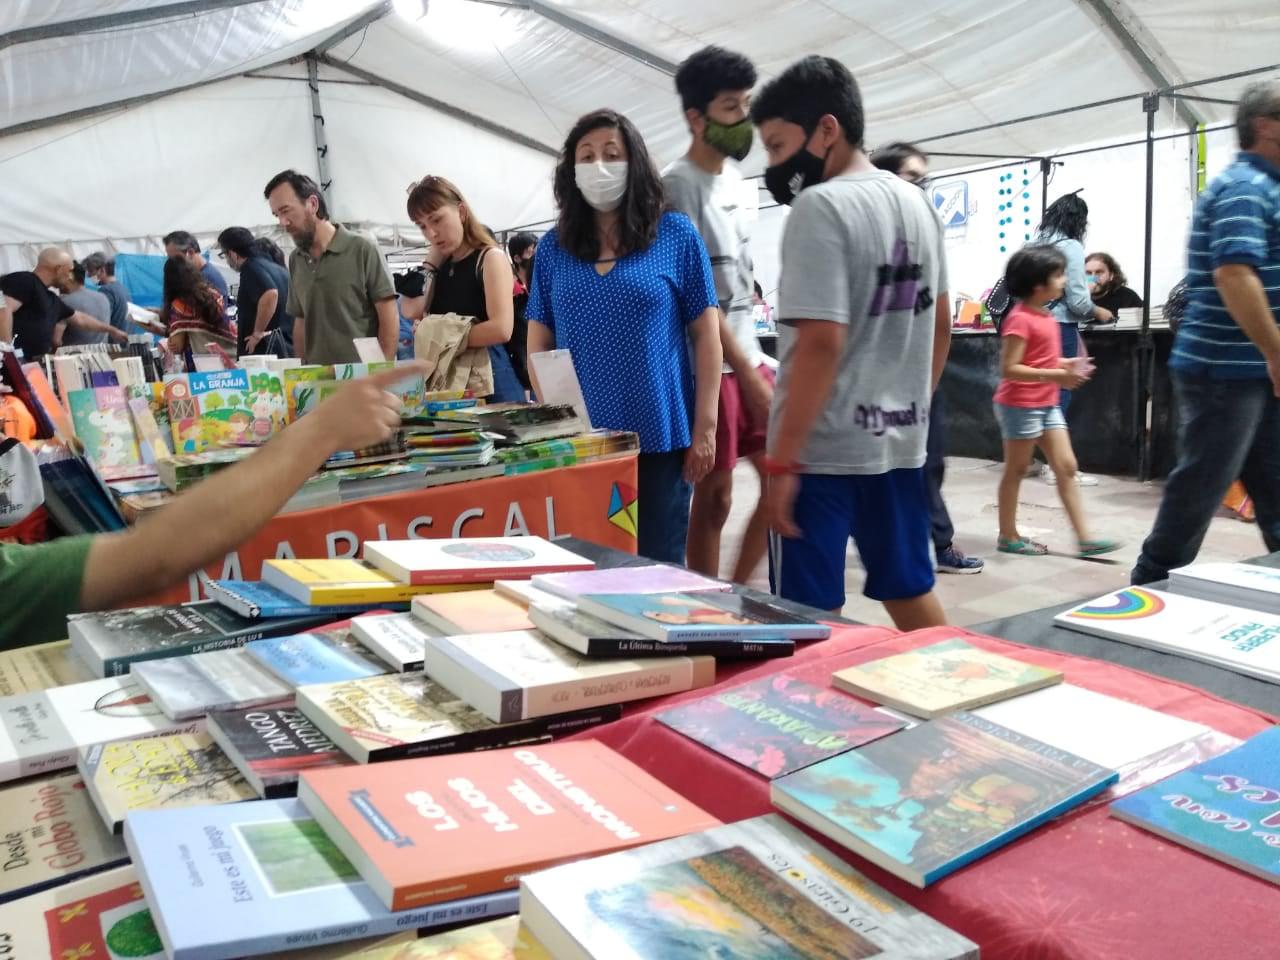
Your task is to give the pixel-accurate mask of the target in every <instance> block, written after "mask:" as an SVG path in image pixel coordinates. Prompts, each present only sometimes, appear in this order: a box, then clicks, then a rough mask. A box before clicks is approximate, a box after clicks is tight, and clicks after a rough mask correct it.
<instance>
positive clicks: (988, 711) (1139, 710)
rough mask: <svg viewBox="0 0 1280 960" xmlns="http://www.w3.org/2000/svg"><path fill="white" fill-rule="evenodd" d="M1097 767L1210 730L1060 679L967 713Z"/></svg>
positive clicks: (1118, 766) (1120, 764) (1117, 766)
mask: <svg viewBox="0 0 1280 960" xmlns="http://www.w3.org/2000/svg"><path fill="white" fill-rule="evenodd" d="M972 712H973V713H975V714H977V715H978V716H980V717H983V718H985V719H986V720H989V721H991V722H992V723H998V724H1000V726H1002V727H1008V728H1009V729H1010V730H1016V731H1017V732H1018V733H1021V734H1023V735H1024V736H1028V737H1032V738H1034V739H1036V740H1039V741H1041V742H1043V743H1047V744H1049V745H1050V746H1051V747H1057V748H1058V749H1059V750H1065V751H1067V752H1068V753H1074V754H1075V755H1076V756H1078V757H1084V759H1086V760H1090V761H1092V762H1093V763H1096V764H1098V766H1100V767H1110V768H1111V769H1112V770H1123V768H1124V767H1127V766H1128V765H1129V764H1132V763H1137V762H1138V761H1140V760H1143V759H1145V758H1147V757H1150V756H1153V755H1155V754H1158V753H1162V752H1163V751H1165V750H1168V749H1170V748H1172V747H1176V746H1178V745H1179V744H1182V743H1186V742H1187V741H1188V740H1194V739H1195V738H1196V737H1199V736H1201V735H1203V734H1206V733H1208V732H1209V731H1210V728H1209V727H1206V726H1204V724H1200V723H1192V722H1191V721H1190V720H1183V719H1182V718H1181V717H1173V716H1170V715H1169V714H1167V713H1161V712H1159V711H1158V710H1150V709H1148V708H1147V707H1141V706H1139V705H1138V704H1136V703H1129V702H1128V701H1127V700H1120V699H1118V698H1116V697H1109V696H1107V695H1106V694H1105V693H1095V692H1094V691H1092V690H1086V689H1085V688H1084V687H1077V686H1074V685H1073V684H1070V683H1061V684H1057V685H1056V686H1052V687H1046V688H1045V689H1043V690H1036V691H1034V692H1032V693H1024V694H1022V695H1021V696H1018V697H1012V698H1010V699H1008V700H1002V701H1001V702H999V703H993V704H991V705H989V706H986V707H979V708H978V709H977V710H974V711H972Z"/></svg>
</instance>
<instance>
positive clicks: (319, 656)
mask: <svg viewBox="0 0 1280 960" xmlns="http://www.w3.org/2000/svg"><path fill="white" fill-rule="evenodd" d="M245 650H246V651H247V652H248V653H249V655H250V656H252V657H253V658H254V659H255V660H257V661H258V664H259V665H260V666H262V667H265V668H266V669H267V670H268V671H269V672H270V673H272V674H274V675H275V676H276V677H277V678H278V679H279V680H281V681H283V682H284V683H285V684H286V685H287V686H289V687H290V688H291V689H293V690H296V689H297V688H298V687H301V686H305V685H307V684H311V683H338V682H339V681H342V680H358V679H360V678H361V677H376V676H377V675H378V674H382V673H386V672H387V668H386V666H385V665H384V664H383V663H381V662H380V661H378V660H376V659H374V658H373V657H372V656H371V655H370V654H369V653H368V652H367V651H366V650H365V649H364V647H362V646H360V644H359V643H357V642H356V641H355V640H353V639H352V638H351V635H350V632H349V631H347V630H334V631H328V632H325V633H299V634H295V635H294V636H292V637H276V638H273V639H270V640H255V641H254V642H253V643H251V644H248V645H247V646H246V647H245Z"/></svg>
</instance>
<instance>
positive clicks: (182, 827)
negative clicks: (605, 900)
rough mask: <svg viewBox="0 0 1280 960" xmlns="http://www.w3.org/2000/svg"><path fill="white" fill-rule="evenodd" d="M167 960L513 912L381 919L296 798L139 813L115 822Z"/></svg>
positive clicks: (468, 902)
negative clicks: (122, 834)
mask: <svg viewBox="0 0 1280 960" xmlns="http://www.w3.org/2000/svg"><path fill="white" fill-rule="evenodd" d="M125 842H126V844H127V845H128V848H129V853H130V855H131V856H132V857H133V861H134V865H135V866H136V867H137V870H138V874H139V877H140V878H141V880H142V887H143V891H144V892H145V894H146V897H147V902H148V904H150V906H151V908H152V915H153V919H154V920H155V923H156V927H157V928H158V930H159V932H160V937H161V940H162V941H163V943H164V946H165V949H166V952H167V954H168V956H169V957H170V958H171V960H229V958H233V957H245V956H258V955H260V954H263V953H270V952H274V951H279V950H296V951H298V957H299V958H300V960H301V958H302V957H304V956H306V955H307V950H306V948H307V947H308V946H320V945H323V944H329V943H339V942H343V941H347V940H352V939H357V938H363V937H371V936H379V935H383V934H388V933H395V932H397V931H401V930H410V929H414V928H418V927H434V926H440V925H442V924H446V923H457V922H460V921H467V922H470V921H474V920H478V919H481V918H483V917H492V916H502V915H504V914H509V913H514V912H515V911H516V909H517V907H518V905H519V892H518V891H516V890H507V891H503V892H501V893H495V894H486V895H482V896H477V897H469V898H467V899H464V900H456V901H452V902H450V903H441V904H435V905H434V906H427V907H421V908H415V909H412V910H403V911H399V912H396V913H392V912H391V911H389V910H387V909H386V907H384V906H383V905H382V903H381V901H380V900H379V899H378V897H377V895H376V894H375V893H374V892H373V890H371V889H370V888H369V885H368V884H366V883H364V882H363V881H362V880H361V879H360V875H359V874H358V873H357V872H356V868H355V867H354V866H352V864H351V863H350V862H349V861H348V860H347V858H346V857H344V856H343V855H342V853H341V852H340V851H339V850H338V848H337V847H335V846H334V845H333V843H332V842H331V841H330V840H329V838H328V837H327V836H326V835H325V833H324V831H323V830H321V829H320V827H319V825H318V824H317V823H316V822H315V821H314V820H312V819H311V818H310V816H309V815H308V814H307V811H306V809H305V808H304V807H303V806H302V804H301V803H299V802H298V801H297V800H260V801H251V802H248V803H240V804H231V805H227V806H214V807H189V808H185V809H173V810H154V811H139V812H137V813H131V814H130V815H129V818H128V819H127V820H126V821H125Z"/></svg>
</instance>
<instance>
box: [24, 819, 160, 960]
mask: <svg viewBox="0 0 1280 960" xmlns="http://www.w3.org/2000/svg"><path fill="white" fill-rule="evenodd" d="M94 817H95V818H96V817H97V814H96V813H95V814H94ZM117 842H120V841H117ZM126 859H127V856H126ZM0 945H2V947H3V948H4V949H7V950H8V951H9V956H10V957H12V958H14V960H72V958H75V960H82V958H83V960H98V958H99V957H101V958H103V960H125V958H128V960H165V957H164V946H163V944H161V942H160V937H159V936H158V935H157V933H156V930H155V927H154V925H153V924H152V922H151V913H150V911H149V910H148V909H147V904H146V901H145V900H144V899H143V896H142V888H141V887H140V886H139V885H138V880H137V875H136V874H135V873H134V870H133V867H129V866H122V867H117V868H116V869H113V870H107V871H105V872H102V873H96V874H93V875H91V876H87V877H84V878H82V879H79V880H74V881H71V882H69V883H64V884H60V885H59V886H55V887H50V888H48V889H45V890H43V891H41V892H39V893H36V894H33V895H31V896H28V897H24V898H23V899H21V900H15V901H13V902H12V903H6V904H4V905H3V906H0Z"/></svg>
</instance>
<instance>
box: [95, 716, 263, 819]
mask: <svg viewBox="0 0 1280 960" xmlns="http://www.w3.org/2000/svg"><path fill="white" fill-rule="evenodd" d="M79 769H80V776H81V777H83V778H84V782H85V784H86V785H87V786H88V788H89V795H90V796H91V797H92V798H93V803H94V806H95V807H97V809H98V813H99V814H101V816H102V822H103V823H104V824H106V826H107V829H109V830H110V831H111V832H112V833H119V832H120V831H121V829H122V828H123V826H124V821H125V817H127V816H133V815H134V814H135V813H136V812H137V811H139V810H162V809H171V808H173V807H199V806H207V805H209V804H216V803H238V802H240V801H241V800H253V799H256V797H257V794H255V793H254V792H253V788H252V787H250V786H249V784H248V783H247V782H246V781H245V779H244V777H243V776H241V775H240V771H239V770H237V769H236V768H235V766H234V765H233V764H232V763H231V761H230V760H228V759H227V757H226V754H224V753H223V752H222V750H221V749H220V748H219V747H218V745H217V744H216V743H214V742H213V740H212V739H210V737H209V734H207V733H205V732H204V731H199V732H196V733H175V734H170V735H167V736H160V737H148V738H146V739H142V740H113V741H112V742H110V743H103V744H98V745H96V746H92V747H90V748H88V749H87V750H85V751H84V752H83V753H81V754H80V762H79Z"/></svg>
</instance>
